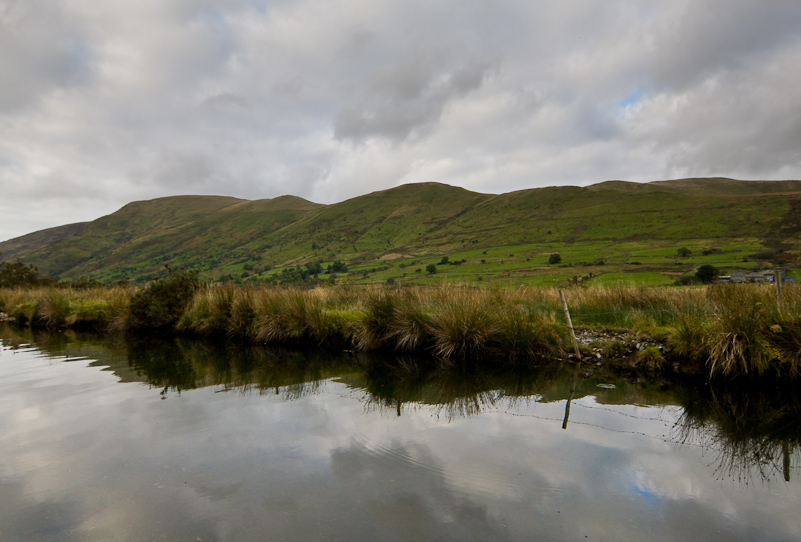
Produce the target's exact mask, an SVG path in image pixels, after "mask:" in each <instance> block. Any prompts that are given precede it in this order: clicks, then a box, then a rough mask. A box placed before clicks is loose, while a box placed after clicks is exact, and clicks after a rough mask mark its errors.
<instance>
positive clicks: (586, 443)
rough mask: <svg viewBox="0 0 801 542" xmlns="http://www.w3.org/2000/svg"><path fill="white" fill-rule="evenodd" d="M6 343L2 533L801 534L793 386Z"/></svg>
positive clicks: (185, 348) (49, 338)
mask: <svg viewBox="0 0 801 542" xmlns="http://www.w3.org/2000/svg"><path fill="white" fill-rule="evenodd" d="M0 344H1V345H2V346H0V540H2V541H17V540H20V541H21V540H25V541H39V540H42V541H50V540H53V541H56V540H57V541H72V540H75V541H95V540H96V541H101V540H102V541H107V540H121V541H138V540H147V541H151V540H169V541H182V540H187V541H198V540H200V541H248V540H304V541H308V540H343V541H344V540H348V541H353V540H399V541H400V540H404V541H405V540H459V541H465V540H482V541H486V540H579V541H581V540H589V541H602V540H608V541H629V540H630V541H642V540H648V541H659V540H677V541H678V540H681V541H685V540H721V541H723V540H725V541H727V542H731V541H737V540H743V541H745V540H749V541H750V540H801V514H799V510H801V484H799V480H798V478H799V475H800V474H801V472H799V471H800V469H799V465H801V461H800V460H801V453H800V452H799V446H798V444H799V429H798V428H799V426H801V424H799V421H801V416H799V413H801V407H800V406H799V401H798V398H797V397H795V396H794V395H792V394H790V395H789V396H787V395H782V393H785V392H776V391H775V390H767V391H765V392H754V393H753V394H751V395H749V397H748V398H744V397H743V394H744V392H743V391H742V390H730V389H725V388H720V389H718V388H716V389H713V390H709V389H706V388H708V387H704V386H700V387H699V386H698V385H697V384H696V385H685V384H682V383H680V382H674V381H669V380H664V379H661V378H655V379H652V380H651V379H648V380H642V379H640V380H637V379H632V378H629V379H626V378H622V377H615V376H610V375H603V374H598V373H592V374H589V373H585V372H583V370H582V369H579V371H578V372H576V371H575V370H574V369H573V368H572V367H567V368H565V370H556V369H551V370H541V371H529V372H516V373H503V374H500V373H499V374H495V373H476V372H473V371H465V370H452V371H436V372H423V371H415V370H414V366H415V361H414V359H413V358H409V359H407V360H404V363H405V364H406V365H407V367H409V368H410V369H409V371H407V372H404V373H402V374H401V373H398V372H395V373H391V374H387V373H386V372H382V371H379V370H376V369H372V370H367V371H366V370H365V369H364V367H365V366H366V365H370V363H366V362H365V359H363V358H361V357H360V356H358V355H353V354H350V353H322V352H297V351H291V350H274V349H268V348H262V347H255V348H253V347H239V346H235V345H227V346H226V345H219V344H214V343H198V342H193V341H185V340H180V339H169V340H155V339H152V340H151V339H139V340H135V341H126V340H123V339H121V338H112V337H98V336H91V335H87V336H81V335H77V334H74V333H55V334H47V333H39V334H34V333H32V332H31V331H29V330H19V329H17V328H13V327H10V326H4V327H2V328H0ZM368 361H369V360H368ZM376 365H380V364H375V363H372V366H376ZM699 388H703V389H699Z"/></svg>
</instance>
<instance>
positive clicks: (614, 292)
mask: <svg viewBox="0 0 801 542" xmlns="http://www.w3.org/2000/svg"><path fill="white" fill-rule="evenodd" d="M139 291H140V292H141V290H139ZM137 295H138V294H137V290H135V289H126V288H112V289H104V288H98V289H95V290H70V289H54V288H50V289H46V288H39V289H30V290H19V289H0V311H3V312H5V313H7V314H8V315H10V316H12V317H14V318H16V319H17V320H18V321H19V322H20V323H22V324H29V325H36V326H43V327H49V328H67V327H76V328H80V327H84V328H92V329H109V330H116V331H125V330H127V329H132V328H139V327H141V325H142V318H141V317H139V318H137V319H136V320H135V321H133V320H132V316H131V314H132V313H131V307H132V305H133V301H132V300H134V299H135V298H137ZM140 297H141V296H140ZM784 298H785V302H784V309H783V310H779V307H778V305H777V301H776V296H775V289H774V287H773V286H768V285H753V284H748V285H733V284H717V285H712V286H708V287H700V288H651V289H647V288H627V287H621V286H615V287H610V288H587V289H582V288H576V289H571V290H569V291H568V292H567V299H568V303H569V306H570V310H571V314H572V315H573V319H574V322H575V323H576V324H577V325H582V326H588V327H602V328H618V329H625V330H628V331H635V332H637V333H640V334H649V335H652V336H653V335H658V336H660V337H662V338H664V339H665V341H666V342H667V345H668V346H669V348H667V349H665V352H669V355H668V354H666V355H668V356H669V358H672V359H680V360H682V361H683V362H684V363H686V362H688V361H691V362H693V363H695V364H696V367H697V369H698V370H701V371H704V372H705V374H707V375H708V376H709V377H710V378H719V377H720V378H732V377H737V376H746V377H759V376H765V375H767V374H773V375H779V376H786V377H790V378H797V377H799V376H801V287H798V286H792V285H788V286H786V287H785V289H784ZM185 307H186V308H185V309H181V310H182V312H181V313H180V314H170V315H166V313H165V315H164V316H165V317H166V316H169V318H170V319H173V320H174V321H176V322H177V324H176V326H175V329H176V330H178V331H182V332H187V333H193V334H199V335H219V336H227V337H229V338H238V339H242V340H247V341H256V342H265V343H274V344H281V343H289V344H295V345H328V346H332V347H336V348H342V349H351V348H352V349H354V350H357V351H375V350H382V349H383V350H394V351H402V352H411V353H428V354H431V355H432V356H433V357H434V358H436V359H437V360H438V363H439V364H441V365H458V364H461V363H465V362H468V361H479V360H493V362H504V363H510V364H520V363H530V362H532V361H536V360H540V359H543V358H556V357H559V356H560V355H561V354H563V353H564V351H565V350H568V349H569V341H568V338H567V329H566V326H565V321H564V316H563V312H562V307H561V302H560V300H559V296H558V292H557V291H556V290H554V289H536V288H521V289H516V290H503V289H478V288H470V287H464V286H457V285H440V286H436V287H414V288H412V287H407V288H400V289H398V288H393V287H385V286H371V287H364V288H355V287H353V286H351V285H347V284H345V285H343V286H340V287H334V288H318V289H312V290H308V289H291V288H287V289H255V288H242V287H238V286H234V285H230V284H229V285H222V286H207V287H200V288H197V290H196V291H195V292H194V293H193V294H192V297H191V298H190V300H189V302H188V303H187V304H186V306H185ZM160 321H161V320H159V322H160ZM159 322H156V323H154V325H158V323H159ZM610 348H611V347H610ZM646 354H647V356H646ZM646 354H642V355H640V356H639V357H638V359H636V360H634V362H635V364H638V365H640V366H645V367H649V368H650V367H651V366H653V367H654V368H659V367H660V366H661V365H662V364H663V363H664V359H661V358H659V357H657V356H656V355H655V354H656V352H647V353H646ZM660 356H661V354H660Z"/></svg>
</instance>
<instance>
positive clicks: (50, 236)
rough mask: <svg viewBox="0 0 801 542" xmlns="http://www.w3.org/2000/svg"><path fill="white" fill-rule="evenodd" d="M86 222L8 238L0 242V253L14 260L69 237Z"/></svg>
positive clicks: (4, 257) (6, 258)
mask: <svg viewBox="0 0 801 542" xmlns="http://www.w3.org/2000/svg"><path fill="white" fill-rule="evenodd" d="M87 224H88V222H76V223H75V224H67V225H65V226H56V227H55V228H47V229H46V230H39V231H36V232H33V233H29V234H27V235H23V236H21V237H16V238H14V239H9V240H8V241H4V242H2V243H0V254H2V259H4V260H8V261H10V260H14V259H15V258H16V257H17V256H19V255H23V254H30V253H31V252H34V251H36V250H39V249H40V248H42V247H45V246H47V245H50V244H52V243H55V242H56V241H60V240H61V239H65V238H67V237H71V236H73V235H75V234H77V233H79V232H80V231H81V230H82V229H83V228H84V226H86V225H87Z"/></svg>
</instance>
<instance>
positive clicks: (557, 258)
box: [548, 252, 562, 265]
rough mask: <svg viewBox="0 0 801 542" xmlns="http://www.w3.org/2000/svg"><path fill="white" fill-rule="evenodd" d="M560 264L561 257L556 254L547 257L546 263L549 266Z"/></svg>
mask: <svg viewBox="0 0 801 542" xmlns="http://www.w3.org/2000/svg"><path fill="white" fill-rule="evenodd" d="M561 262H562V256H561V255H560V254H559V253H558V252H556V253H554V254H551V255H550V256H548V263H549V264H551V265H554V264H557V263H561Z"/></svg>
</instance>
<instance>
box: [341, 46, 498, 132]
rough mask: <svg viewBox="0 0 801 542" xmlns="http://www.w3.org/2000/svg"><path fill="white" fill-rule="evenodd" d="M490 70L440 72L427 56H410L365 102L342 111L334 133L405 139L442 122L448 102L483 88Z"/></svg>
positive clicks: (472, 67)
mask: <svg viewBox="0 0 801 542" xmlns="http://www.w3.org/2000/svg"><path fill="white" fill-rule="evenodd" d="M489 68H490V65H489V64H486V63H484V64H478V63H474V64H469V65H466V66H462V67H460V68H458V69H455V70H452V71H439V70H436V69H434V67H432V66H428V65H427V64H426V62H425V61H424V60H423V59H420V58H413V59H410V60H408V61H407V62H404V63H403V64H401V65H398V66H395V67H393V68H392V69H390V70H387V71H386V72H384V73H381V74H379V75H378V76H377V77H376V78H375V79H374V80H373V82H372V84H371V85H370V89H369V91H368V93H367V96H365V97H364V99H363V105H359V106H350V107H347V108H345V109H343V110H342V111H341V112H340V113H339V114H338V115H337V117H336V121H335V123H334V136H335V137H336V138H337V139H341V140H350V141H363V140H365V139H368V138H370V137H383V138H387V139H391V140H395V141H402V140H404V139H406V138H408V137H409V136H410V135H411V134H412V133H413V132H415V131H424V130H426V129H427V128H428V127H430V126H431V125H432V124H434V123H435V122H436V121H437V120H439V118H440V116H441V115H442V110H443V109H444V108H445V107H446V105H447V104H448V102H450V101H451V100H453V99H456V98H459V97H461V96H464V95H466V94H468V93H469V92H471V91H473V90H476V89H477V88H479V87H480V86H481V84H482V83H483V81H484V78H485V77H486V76H487V74H488V72H489Z"/></svg>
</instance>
